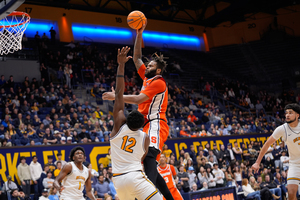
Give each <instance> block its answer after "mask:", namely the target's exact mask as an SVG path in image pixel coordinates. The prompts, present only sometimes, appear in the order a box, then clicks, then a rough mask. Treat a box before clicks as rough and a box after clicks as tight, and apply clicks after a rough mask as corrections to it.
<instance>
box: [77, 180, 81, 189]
mask: <svg viewBox="0 0 300 200" xmlns="http://www.w3.org/2000/svg"><path fill="white" fill-rule="evenodd" d="M80 188H81V182H80V181H79V188H78V190H80Z"/></svg>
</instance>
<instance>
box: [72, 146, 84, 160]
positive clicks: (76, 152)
mask: <svg viewBox="0 0 300 200" xmlns="http://www.w3.org/2000/svg"><path fill="white" fill-rule="evenodd" d="M84 157H85V151H84V148H82V147H80V146H77V147H74V148H73V149H72V150H71V152H70V160H71V161H76V162H77V161H78V162H83V161H84Z"/></svg>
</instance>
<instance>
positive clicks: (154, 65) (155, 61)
mask: <svg viewBox="0 0 300 200" xmlns="http://www.w3.org/2000/svg"><path fill="white" fill-rule="evenodd" d="M166 66H167V63H166V61H164V57H163V55H160V56H158V55H157V54H156V53H155V54H153V55H152V58H151V61H150V62H149V63H148V65H147V69H146V71H145V76H146V77H147V78H152V77H154V76H156V75H162V73H163V72H164V71H165V69H166Z"/></svg>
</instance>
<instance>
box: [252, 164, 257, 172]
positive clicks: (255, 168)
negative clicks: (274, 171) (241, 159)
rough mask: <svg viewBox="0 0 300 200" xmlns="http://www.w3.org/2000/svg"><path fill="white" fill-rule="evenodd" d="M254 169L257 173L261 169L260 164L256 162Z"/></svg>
mask: <svg viewBox="0 0 300 200" xmlns="http://www.w3.org/2000/svg"><path fill="white" fill-rule="evenodd" d="M251 168H252V169H253V170H254V173H257V172H258V170H259V164H258V163H254V164H253V165H252V167H251Z"/></svg>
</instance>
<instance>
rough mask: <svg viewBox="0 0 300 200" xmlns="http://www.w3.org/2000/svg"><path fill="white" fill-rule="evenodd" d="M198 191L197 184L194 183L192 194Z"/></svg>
mask: <svg viewBox="0 0 300 200" xmlns="http://www.w3.org/2000/svg"><path fill="white" fill-rule="evenodd" d="M197 191H198V188H197V184H196V183H193V185H192V188H191V190H190V192H197Z"/></svg>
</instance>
